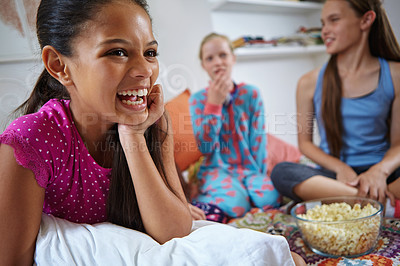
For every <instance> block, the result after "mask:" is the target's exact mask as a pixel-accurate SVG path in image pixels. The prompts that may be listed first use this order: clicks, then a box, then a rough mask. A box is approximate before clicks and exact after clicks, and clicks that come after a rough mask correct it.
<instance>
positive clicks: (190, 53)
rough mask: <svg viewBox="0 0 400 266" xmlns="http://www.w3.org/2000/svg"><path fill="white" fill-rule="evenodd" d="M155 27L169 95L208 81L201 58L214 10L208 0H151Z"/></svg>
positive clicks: (162, 79)
mask: <svg viewBox="0 0 400 266" xmlns="http://www.w3.org/2000/svg"><path fill="white" fill-rule="evenodd" d="M148 3H149V6H150V13H151V15H152V17H153V30H154V34H155V36H156V39H157V40H158V42H159V53H160V56H159V61H160V67H161V68H160V77H159V82H160V83H161V84H162V85H163V87H164V94H165V99H166V100H169V99H171V98H172V97H174V96H176V95H177V94H178V93H179V92H181V91H183V90H184V89H186V88H190V89H191V90H193V91H195V90H198V89H199V87H201V86H203V84H205V75H204V71H203V70H202V68H201V66H200V61H199V59H198V56H197V55H198V50H199V46H200V42H201V40H202V38H203V37H204V36H205V35H207V34H208V33H210V32H211V30H212V25H211V14H210V10H209V4H208V2H207V1H205V0H168V1H165V0H148Z"/></svg>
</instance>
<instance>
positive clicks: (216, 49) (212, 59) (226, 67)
mask: <svg viewBox="0 0 400 266" xmlns="http://www.w3.org/2000/svg"><path fill="white" fill-rule="evenodd" d="M201 49H202V58H201V65H202V67H203V68H204V70H205V71H207V73H208V75H209V76H210V78H211V80H214V79H215V76H216V75H217V74H219V73H220V72H222V71H223V72H227V73H229V76H230V75H231V73H232V68H233V65H234V64H235V61H236V58H235V55H234V54H233V53H232V51H231V48H230V46H229V43H228V42H227V41H226V40H225V39H224V38H221V37H215V38H212V39H210V40H209V41H207V42H206V43H204V45H203V47H202V48H201Z"/></svg>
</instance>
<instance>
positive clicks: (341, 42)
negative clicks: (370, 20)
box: [321, 0, 362, 54]
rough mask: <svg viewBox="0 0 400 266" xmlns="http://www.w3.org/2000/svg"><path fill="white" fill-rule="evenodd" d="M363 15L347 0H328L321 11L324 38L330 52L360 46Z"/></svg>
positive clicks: (333, 52)
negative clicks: (358, 14) (359, 14)
mask: <svg viewBox="0 0 400 266" xmlns="http://www.w3.org/2000/svg"><path fill="white" fill-rule="evenodd" d="M361 19H362V18H361V17H359V16H357V14H356V12H355V11H354V10H353V9H352V8H351V7H350V4H349V3H348V2H347V1H345V0H328V1H326V3H325V4H324V7H323V8H322V13H321V22H322V39H323V41H324V43H325V46H326V51H327V53H329V54H336V53H340V52H343V51H347V50H349V49H352V48H356V47H358V46H359V44H360V42H361V35H362V30H361Z"/></svg>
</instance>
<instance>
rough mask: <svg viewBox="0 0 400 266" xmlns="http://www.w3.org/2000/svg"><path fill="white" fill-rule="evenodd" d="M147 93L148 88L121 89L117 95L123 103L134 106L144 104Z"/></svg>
mask: <svg viewBox="0 0 400 266" xmlns="http://www.w3.org/2000/svg"><path fill="white" fill-rule="evenodd" d="M147 93H148V91H147V89H140V90H126V91H121V92H118V93H117V95H118V98H119V99H120V100H121V102H122V103H123V104H126V105H131V106H134V105H140V104H143V103H144V102H145V101H146V99H145V97H146V96H147Z"/></svg>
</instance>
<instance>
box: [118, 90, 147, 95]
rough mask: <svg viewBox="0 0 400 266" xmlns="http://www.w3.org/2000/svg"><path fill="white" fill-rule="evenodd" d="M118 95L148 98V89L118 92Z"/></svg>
mask: <svg viewBox="0 0 400 266" xmlns="http://www.w3.org/2000/svg"><path fill="white" fill-rule="evenodd" d="M118 95H121V96H146V95H147V89H140V90H127V91H122V92H118Z"/></svg>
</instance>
